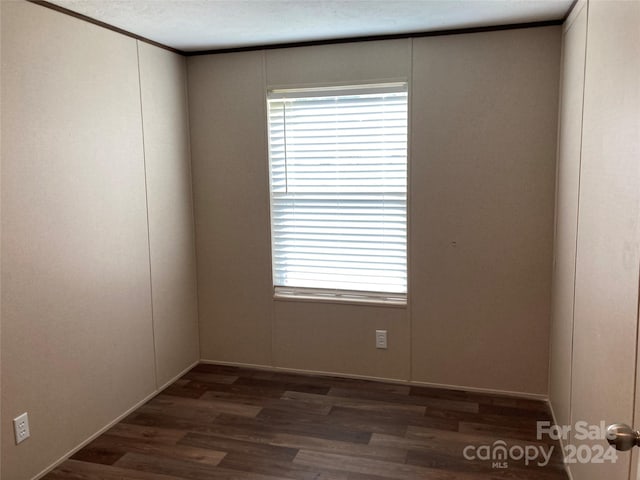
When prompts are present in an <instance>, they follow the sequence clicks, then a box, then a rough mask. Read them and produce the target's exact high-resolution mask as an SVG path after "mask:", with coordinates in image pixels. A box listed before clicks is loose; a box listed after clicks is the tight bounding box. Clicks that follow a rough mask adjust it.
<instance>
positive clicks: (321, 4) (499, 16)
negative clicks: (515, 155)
mask: <svg viewBox="0 0 640 480" xmlns="http://www.w3.org/2000/svg"><path fill="white" fill-rule="evenodd" d="M50 3H53V4H56V5H59V6H61V7H64V8H67V9H69V10H73V11H75V12H77V13H81V14H83V15H86V16H88V17H91V18H93V19H96V20H100V21H102V22H105V23H108V24H110V25H113V26H115V27H119V28H121V29H124V30H127V31H129V32H131V33H134V34H136V35H139V36H142V37H145V38H148V39H150V40H154V41H156V42H159V43H162V44H164V45H167V46H170V47H173V48H176V49H179V50H184V51H197V50H210V49H225V48H236V47H247V46H260V45H269V44H278V43H290V42H306V41H317V40H331V39H341V38H349V37H360V36H370V35H389V34H401V33H415V32H428V31H435V30H446V29H455V28H468V27H484V26H494V25H504V24H511V23H523V22H537V21H545V20H558V19H561V18H563V17H564V15H565V14H566V13H567V11H568V10H569V8H570V6H571V3H572V0H50Z"/></svg>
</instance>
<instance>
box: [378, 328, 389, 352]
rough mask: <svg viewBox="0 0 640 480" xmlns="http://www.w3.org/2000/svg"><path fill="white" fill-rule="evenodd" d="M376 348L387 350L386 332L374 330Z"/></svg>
mask: <svg viewBox="0 0 640 480" xmlns="http://www.w3.org/2000/svg"><path fill="white" fill-rule="evenodd" d="M376 348H387V331H386V330H376Z"/></svg>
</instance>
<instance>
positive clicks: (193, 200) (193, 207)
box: [183, 58, 202, 360]
mask: <svg viewBox="0 0 640 480" xmlns="http://www.w3.org/2000/svg"><path fill="white" fill-rule="evenodd" d="M183 62H184V63H183V65H184V70H183V72H184V75H183V76H184V97H185V100H186V102H187V104H186V107H187V136H188V138H189V141H188V145H187V147H188V155H189V162H188V164H189V165H188V166H189V191H190V192H191V220H192V222H193V260H194V261H195V265H194V267H195V268H194V269H195V275H196V278H195V280H196V282H195V287H196V291H195V295H196V326H197V330H198V331H197V333H198V351H197V356H198V360H202V345H201V342H200V327H201V322H200V291H199V289H198V283H199V282H198V278H199V266H200V263H199V262H198V242H197V238H198V233H197V227H196V197H195V193H194V188H193V153H192V145H191V143H192V141H191V108H190V105H191V104H190V97H189V60H188V59H187V58H183Z"/></svg>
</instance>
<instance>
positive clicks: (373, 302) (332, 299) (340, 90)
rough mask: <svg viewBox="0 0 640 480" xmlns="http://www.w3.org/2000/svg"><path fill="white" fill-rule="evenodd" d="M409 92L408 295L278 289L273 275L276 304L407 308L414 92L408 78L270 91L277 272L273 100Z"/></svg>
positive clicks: (408, 277) (269, 153) (408, 290)
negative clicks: (327, 304) (412, 96)
mask: <svg viewBox="0 0 640 480" xmlns="http://www.w3.org/2000/svg"><path fill="white" fill-rule="evenodd" d="M393 92H406V94H407V143H406V168H407V183H406V204H405V205H406V210H405V212H406V219H407V220H406V243H405V246H406V266H405V268H406V270H405V273H406V292H404V293H394V292H373V291H366V290H341V289H328V288H326V289H325V288H310V287H295V286H279V285H274V277H273V271H272V275H271V282H272V288H273V299H274V300H275V301H292V302H311V303H329V304H343V305H344V304H348V305H363V306H379V307H389V308H407V307H408V297H409V292H410V283H411V282H410V265H409V263H410V262H409V258H410V255H409V244H410V237H411V235H410V226H409V224H410V222H409V212H410V206H409V203H410V202H409V199H410V195H409V193H410V183H411V178H410V152H411V88H410V82H409V79H408V78H390V79H384V80H380V81H375V80H374V81H371V80H370V81H364V82H351V83H348V84H347V83H345V82H341V83H331V84H312V85H300V84H298V85H278V86H271V87H267V89H266V92H265V93H266V94H265V104H266V105H267V109H266V112H267V132H266V136H267V142H268V152H267V153H268V172H269V203H270V208H269V214H270V223H269V234H270V238H271V256H272V258H271V270H273V268H274V265H273V254H274V245H273V242H274V236H273V223H272V222H273V219H272V218H271V217H272V216H273V205H272V202H273V190H272V181H271V175H272V166H271V143H270V127H269V120H268V116H269V113H268V112H269V108H268V104H269V101H270V100H273V99H276V100H277V99H287V98H300V97H306V98H308V97H314V96H318V97H323V96H327V94H330V95H336V96H339V95H358V94H367V93H393Z"/></svg>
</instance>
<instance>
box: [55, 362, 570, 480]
mask: <svg viewBox="0 0 640 480" xmlns="http://www.w3.org/2000/svg"><path fill="white" fill-rule="evenodd" d="M537 420H548V421H551V418H550V415H549V412H548V410H547V406H546V405H545V404H544V403H543V402H538V401H534V400H526V399H516V398H510V397H501V396H491V395H484V394H478V393H472V392H462V391H454V390H443V389H437V388H428V387H415V386H408V385H397V384H388V383H381V382H371V381H364V380H350V379H344V378H337V377H320V376H307V375H295V374H288V373H274V372H266V371H258V370H249V369H244V368H236V367H227V366H216V365H204V364H202V365H198V366H197V367H195V368H194V369H193V370H191V371H190V372H189V373H187V374H186V375H184V376H183V377H182V378H181V379H179V380H178V381H176V382H175V383H174V384H173V385H171V386H170V387H168V388H167V389H166V390H164V391H163V392H162V393H160V394H159V395H157V396H156V397H155V398H153V399H152V400H150V401H149V402H148V403H146V404H145V405H143V406H142V407H140V408H139V409H138V410H136V411H135V412H134V413H132V414H131V415H129V416H128V417H127V418H125V419H124V420H123V421H122V422H120V423H119V424H117V425H116V426H114V427H113V428H111V429H110V430H109V431H108V432H106V433H105V434H103V435H101V436H100V437H98V438H97V439H96V440H95V441H93V442H92V443H91V444H89V445H87V446H86V447H85V448H83V449H82V450H80V451H79V452H78V453H76V454H75V455H74V456H73V457H72V458H70V459H69V460H67V461H66V462H64V463H63V464H62V465H60V466H59V467H58V468H56V469H55V470H53V471H52V472H50V473H49V474H48V475H46V476H45V477H44V479H45V480H97V479H105V480H116V479H118V480H126V479H132V480H134V479H135V480H151V479H154V480H179V479H195V480H205V479H206V480H222V479H224V480H276V479H292V480H390V479H394V480H414V479H416V480H417V479H420V480H423V479H431V480H454V479H460V480H468V479H479V480H494V479H510V480H518V479H520V480H526V479H540V480H560V479H562V480H564V479H566V478H567V477H566V474H565V473H564V469H563V467H562V456H561V454H560V449H559V446H558V445H555V444H554V443H552V442H550V441H548V440H537V439H536V421H537ZM496 441H503V442H505V444H506V446H507V448H509V449H510V448H514V447H515V448H516V450H514V452H517V451H522V450H523V449H524V448H526V447H529V449H530V451H533V448H534V447H535V448H537V449H538V450H540V449H541V448H542V449H544V451H545V452H548V451H549V449H551V448H553V455H552V456H551V460H550V461H549V463H548V465H546V466H545V467H539V466H538V465H537V461H538V460H540V461H541V460H542V457H539V458H538V459H537V460H535V461H532V462H530V464H529V465H526V464H525V461H524V460H519V461H518V460H513V459H508V460H507V465H506V468H494V465H492V461H491V460H480V459H477V458H476V459H474V460H467V459H465V457H464V455H463V452H464V451H465V448H466V447H468V446H472V447H474V448H476V447H480V446H486V447H488V448H491V447H492V446H493V445H494V442H496ZM518 448H519V450H518ZM502 466H503V467H504V466H505V465H502Z"/></svg>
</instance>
